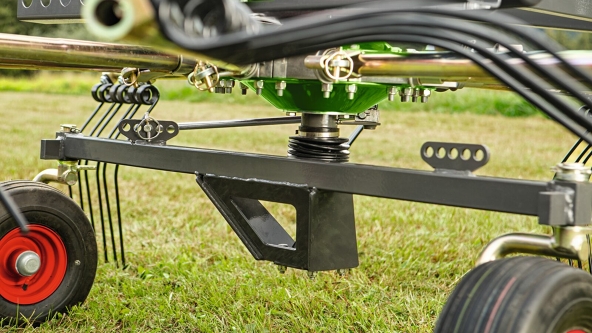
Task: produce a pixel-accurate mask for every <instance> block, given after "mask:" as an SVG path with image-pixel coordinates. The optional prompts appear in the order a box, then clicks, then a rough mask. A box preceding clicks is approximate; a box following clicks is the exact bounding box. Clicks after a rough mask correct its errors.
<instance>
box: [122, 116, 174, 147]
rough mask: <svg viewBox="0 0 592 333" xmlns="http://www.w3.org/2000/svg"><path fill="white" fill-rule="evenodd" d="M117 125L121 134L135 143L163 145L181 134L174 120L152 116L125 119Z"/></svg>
mask: <svg viewBox="0 0 592 333" xmlns="http://www.w3.org/2000/svg"><path fill="white" fill-rule="evenodd" d="M117 127H118V128H119V132H120V133H121V134H123V135H124V136H125V137H126V138H128V139H129V140H130V141H132V142H134V143H138V142H145V143H154V144H160V145H162V144H165V143H166V141H168V140H170V139H172V138H174V137H175V136H177V134H179V125H178V124H177V123H175V122H174V121H166V120H156V119H154V118H152V117H150V116H147V117H144V118H143V119H124V120H122V121H120V122H119V124H118V125H117Z"/></svg>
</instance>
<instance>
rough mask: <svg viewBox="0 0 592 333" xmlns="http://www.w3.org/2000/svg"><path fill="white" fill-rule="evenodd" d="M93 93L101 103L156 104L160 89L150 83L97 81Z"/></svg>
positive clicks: (95, 98)
mask: <svg viewBox="0 0 592 333" xmlns="http://www.w3.org/2000/svg"><path fill="white" fill-rule="evenodd" d="M91 95H92V97H93V98H94V100H95V101H97V102H99V103H120V104H141V105H154V104H155V103H156V102H157V101H158V99H159V98H160V92H159V91H158V89H157V88H156V87H155V86H153V85H150V84H145V85H141V86H139V87H134V86H133V85H125V84H112V83H97V84H95V85H94V86H93V87H92V90H91Z"/></svg>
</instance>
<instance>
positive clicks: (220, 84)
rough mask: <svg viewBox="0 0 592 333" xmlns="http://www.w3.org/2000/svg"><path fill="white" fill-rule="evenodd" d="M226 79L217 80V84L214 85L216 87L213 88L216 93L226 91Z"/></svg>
mask: <svg viewBox="0 0 592 333" xmlns="http://www.w3.org/2000/svg"><path fill="white" fill-rule="evenodd" d="M225 86H226V80H220V81H219V82H218V84H217V85H216V88H215V89H214V91H215V92H216V94H225V93H226V88H225Z"/></svg>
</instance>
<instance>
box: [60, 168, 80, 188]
mask: <svg viewBox="0 0 592 333" xmlns="http://www.w3.org/2000/svg"><path fill="white" fill-rule="evenodd" d="M62 179H63V180H64V182H65V183H66V184H68V186H74V185H76V183H77V182H78V174H77V173H76V172H72V171H66V172H64V174H63V175H62Z"/></svg>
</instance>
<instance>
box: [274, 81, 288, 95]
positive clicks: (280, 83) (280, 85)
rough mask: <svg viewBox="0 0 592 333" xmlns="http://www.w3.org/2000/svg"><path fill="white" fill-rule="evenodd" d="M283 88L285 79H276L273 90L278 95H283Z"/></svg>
mask: <svg viewBox="0 0 592 333" xmlns="http://www.w3.org/2000/svg"><path fill="white" fill-rule="evenodd" d="M284 89H286V81H277V82H276V83H275V90H276V91H277V95H278V96H280V97H282V96H284Z"/></svg>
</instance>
